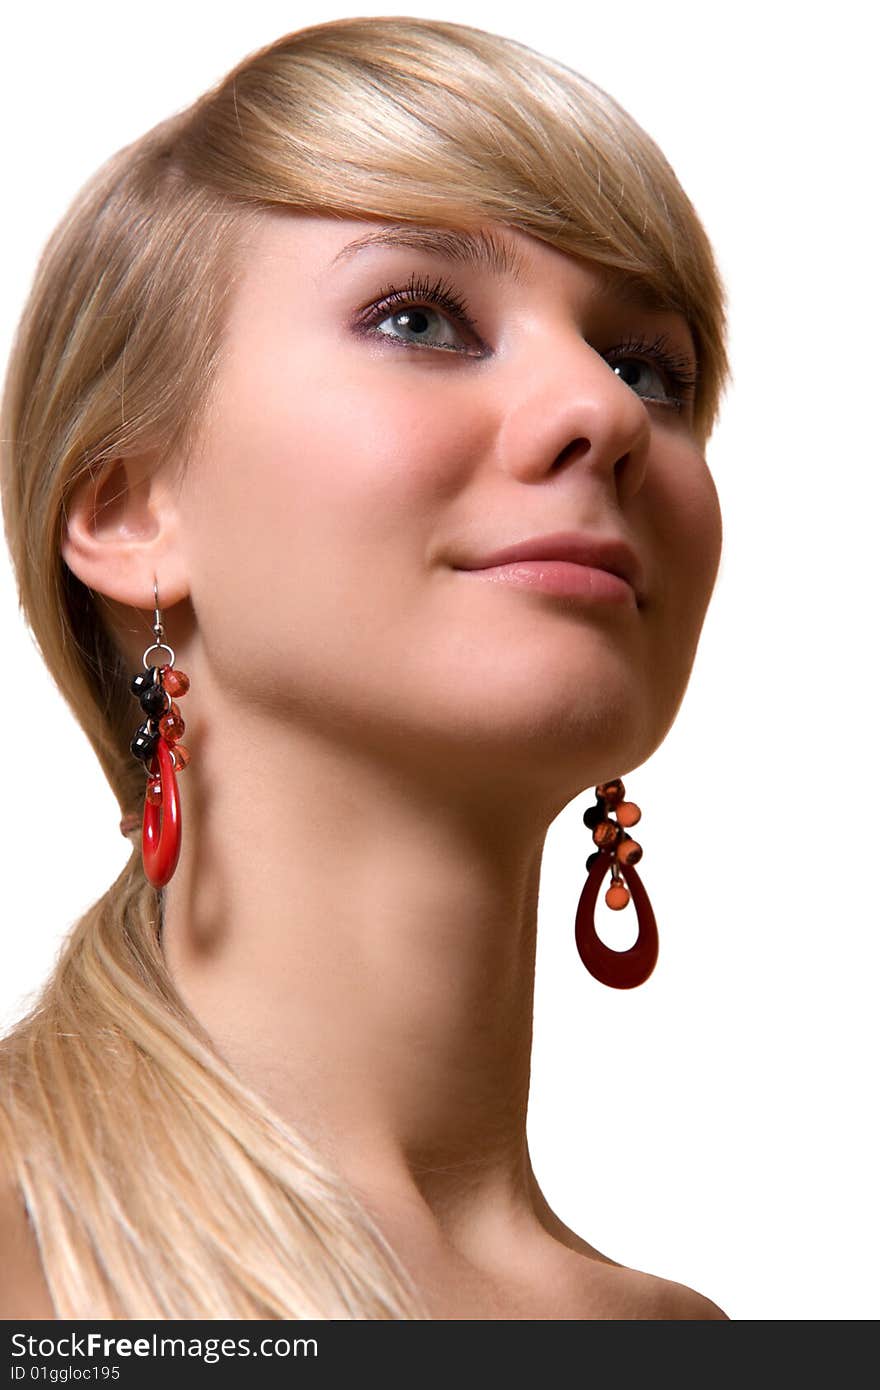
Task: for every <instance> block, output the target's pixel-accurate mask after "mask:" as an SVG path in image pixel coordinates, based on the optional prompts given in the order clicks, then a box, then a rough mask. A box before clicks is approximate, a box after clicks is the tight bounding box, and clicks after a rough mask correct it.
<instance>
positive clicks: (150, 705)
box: [140, 685, 168, 716]
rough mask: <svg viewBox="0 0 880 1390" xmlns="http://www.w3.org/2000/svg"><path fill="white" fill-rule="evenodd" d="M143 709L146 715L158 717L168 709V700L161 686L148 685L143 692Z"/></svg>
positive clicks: (141, 697)
mask: <svg viewBox="0 0 880 1390" xmlns="http://www.w3.org/2000/svg"><path fill="white" fill-rule="evenodd" d="M140 699H141V709H142V710H143V712H144V714H149V715H151V716H156V715H160V714H164V713H165V711H166V709H168V700H167V699H166V696H165V691H164V689H163V688H162V686H161V685H148V686H147V687H146V688H145V689H144V690H142V691H141V696H140Z"/></svg>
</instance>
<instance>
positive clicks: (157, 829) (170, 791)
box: [141, 738, 181, 888]
mask: <svg viewBox="0 0 880 1390" xmlns="http://www.w3.org/2000/svg"><path fill="white" fill-rule="evenodd" d="M150 774H151V776H152V778H153V779H154V780H155V779H156V778H158V780H159V783H160V786H161V793H162V794H161V800H160V802H159V804H158V805H157V804H154V803H153V802H152V801H150V800H147V801H146V802H145V803H144V829H143V836H142V839H141V848H142V852H143V859H144V873H145V874H146V876H147V878H148V879H149V881H150V883H152V885H153V887H154V888H162V887H163V886H164V885H165V884H166V883H167V882H168V880H169V879H170V878H171V875H172V874H173V873H174V870H175V869H176V868H177V861H178V859H179V857H180V830H181V817H180V792H179V790H178V787H177V778H176V777H175V775H174V762H173V755H172V752H171V747H170V745H169V744H168V743H166V742H165V739H164V738H159V739H157V740H156V750H155V752H154V754H153V759H152V763H151V766H150Z"/></svg>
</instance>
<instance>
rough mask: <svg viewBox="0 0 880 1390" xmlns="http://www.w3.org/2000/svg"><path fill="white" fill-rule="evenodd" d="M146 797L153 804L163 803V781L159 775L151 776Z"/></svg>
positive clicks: (159, 804)
mask: <svg viewBox="0 0 880 1390" xmlns="http://www.w3.org/2000/svg"><path fill="white" fill-rule="evenodd" d="M146 797H147V800H148V801H149V803H150V805H151V806H161V805H162V782H161V779H160V778H158V777H151V778H150V780H149V781H148V782H147V791H146Z"/></svg>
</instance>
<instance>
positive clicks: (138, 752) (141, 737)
mask: <svg viewBox="0 0 880 1390" xmlns="http://www.w3.org/2000/svg"><path fill="white" fill-rule="evenodd" d="M158 740H159V731H158V729H151V728H150V725H149V722H147V723H144V724H141V725H140V726H139V728H138V729H137V731H136V733H135V736H134V738H133V739H132V740H131V743H130V744H129V747H130V748H131V751H132V753H133V754H134V756H135V757H136V758H140V759H141V761H142V762H147V761H149V760H150V759H151V758H152V756H153V754H154V753H155V751H156V744H157V742H158Z"/></svg>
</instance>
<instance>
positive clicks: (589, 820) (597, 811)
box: [584, 801, 605, 830]
mask: <svg viewBox="0 0 880 1390" xmlns="http://www.w3.org/2000/svg"><path fill="white" fill-rule="evenodd" d="M604 819H605V806H604V803H603V802H601V801H597V802H596V804H595V806H588V807H587V809H586V811H584V825H586V826H589V828H590V830H595V829H596V826H597V825H598V824H599V822H600V820H604Z"/></svg>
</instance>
